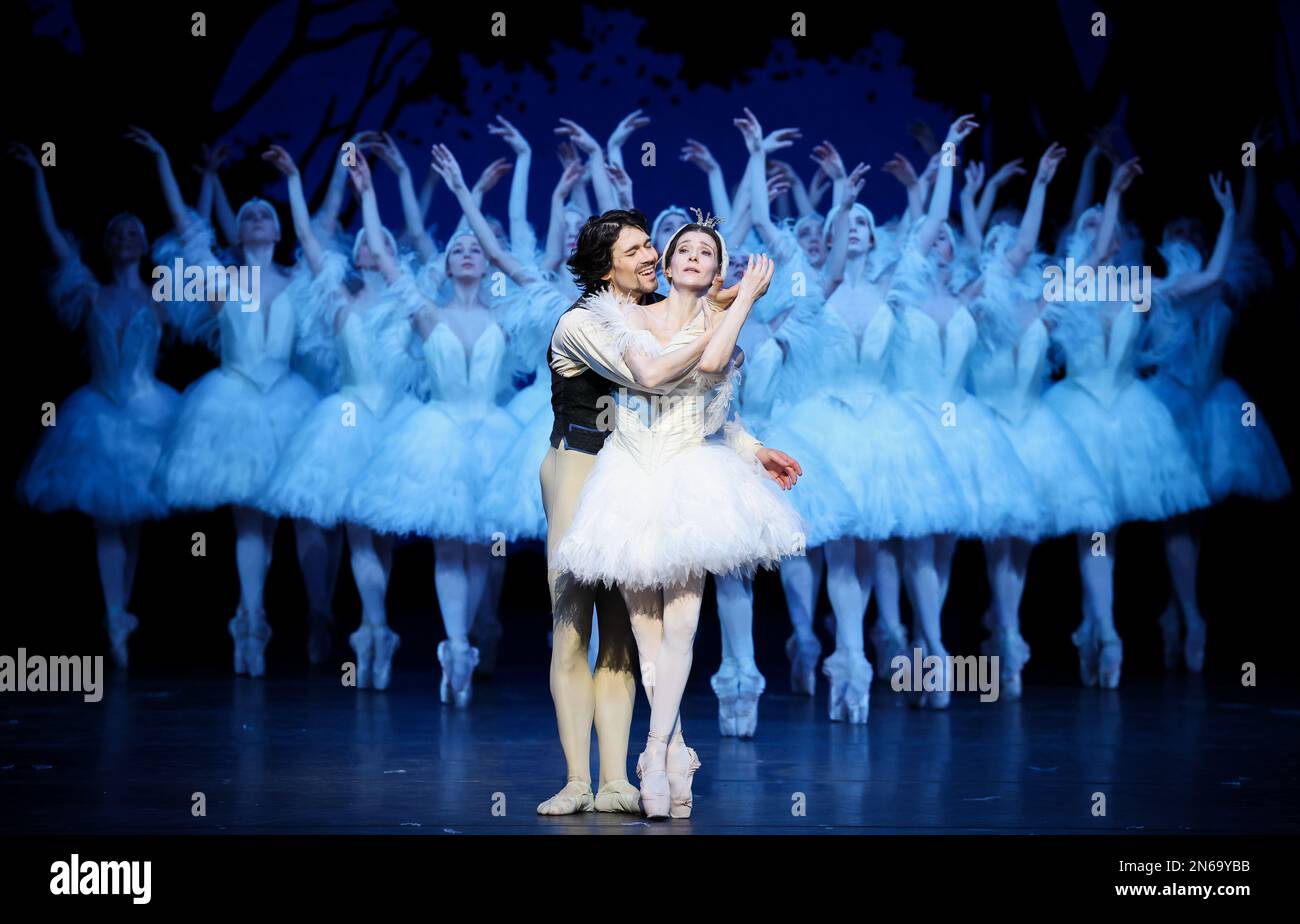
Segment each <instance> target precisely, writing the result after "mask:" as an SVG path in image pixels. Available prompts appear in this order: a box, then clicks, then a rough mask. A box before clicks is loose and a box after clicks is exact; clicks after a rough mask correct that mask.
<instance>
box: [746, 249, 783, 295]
mask: <svg viewBox="0 0 1300 924" xmlns="http://www.w3.org/2000/svg"><path fill="white" fill-rule="evenodd" d="M775 269H776V264H775V263H773V262H772V258H771V257H769V256H768V255H767V254H765V253H760V254H750V255H749V265H748V266H746V267H745V275H744V276H742V277H741V278H740V294H741V295H743V296H747V297H748V298H749V299H750V300H751V301H758V299H760V298H762V297H763V293H764V292H766V291H767V287H768V285H769V284H770V283H771V282H772V271H773V270H775Z"/></svg>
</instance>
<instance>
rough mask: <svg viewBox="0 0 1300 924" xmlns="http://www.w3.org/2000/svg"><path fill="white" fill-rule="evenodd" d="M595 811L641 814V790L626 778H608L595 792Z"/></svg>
mask: <svg viewBox="0 0 1300 924" xmlns="http://www.w3.org/2000/svg"><path fill="white" fill-rule="evenodd" d="M596 811H598V812H624V813H626V814H629V815H640V814H641V792H640V790H638V789H637V788H636V787H635V786H633V785H632V784H631V783H629V782H628V781H627V780H610V781H609V782H608V783H605V784H604V785H603V786H601V787H600V791H599V792H597V793H596Z"/></svg>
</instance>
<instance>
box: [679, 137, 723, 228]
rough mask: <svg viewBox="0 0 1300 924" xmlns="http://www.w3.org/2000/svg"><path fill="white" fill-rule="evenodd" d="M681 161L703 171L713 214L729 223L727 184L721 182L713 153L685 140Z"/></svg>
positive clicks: (718, 167) (690, 139) (697, 143)
mask: <svg viewBox="0 0 1300 924" xmlns="http://www.w3.org/2000/svg"><path fill="white" fill-rule="evenodd" d="M681 159H682V160H684V161H686V162H687V163H691V164H694V165H695V166H697V167H699V168H700V169H701V170H703V171H704V175H705V176H706V177H708V180H709V198H710V199H711V200H712V201H713V214H714V215H716V216H718V217H719V218H721V219H722V220H723V221H731V219H732V214H733V212H732V209H733V205H732V202H731V197H730V196H728V195H727V184H726V182H725V181H724V180H723V176H722V168H721V167H720V166H718V161H717V160H716V159H715V158H714V156H713V153H712V152H711V151H710V150H709V149H708V148H707V147H706V146H705V145H703V144H701V143H700V142H698V141H696V140H695V139H694V138H687V139H686V144H684V145H682V154H681Z"/></svg>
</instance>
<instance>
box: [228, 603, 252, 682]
mask: <svg viewBox="0 0 1300 924" xmlns="http://www.w3.org/2000/svg"><path fill="white" fill-rule="evenodd" d="M226 630H227V631H228V632H230V637H231V638H232V639H234V641H235V673H236V674H247V673H248V662H247V661H245V659H244V654H245V647H246V645H247V640H248V614H247V613H246V612H245V611H244V607H243V606H242V605H241V606H239V607H238V608H237V609H236V610H235V615H234V616H232V617H230V622H228V623H226Z"/></svg>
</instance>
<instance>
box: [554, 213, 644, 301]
mask: <svg viewBox="0 0 1300 924" xmlns="http://www.w3.org/2000/svg"><path fill="white" fill-rule="evenodd" d="M627 227H632V228H639V229H640V230H642V231H644V232H645V233H646V234H647V235H649V234H650V226H649V223H648V222H647V221H646V218H645V215H643V214H641V212H639V211H638V210H636V209H612V210H610V211H608V212H606V213H604V214H603V215H593V216H592V217H590V218H588V219H587V223H586V224H585V225H583V226H582V230H581V231H579V232H578V246H577V247H575V248H574V249H573V256H571V257H569V262H568V264H567V265H568V267H569V272H570V273H572V274H573V281H574V282H576V283H577V284H578V285H579V286H580V287H581V288H582V293H583V294H584V295H590V294H592V293H593V292H598V291H600V289H602V288H604V286H605V280H604V279H602V278H601V277H602V276H604V275H605V274H606V273H608V272H609V271H610V269H612V268H613V266H614V243H615V242H616V241H617V240H618V236H619V234H621V233H622V231H623V229H624V228H627Z"/></svg>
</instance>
